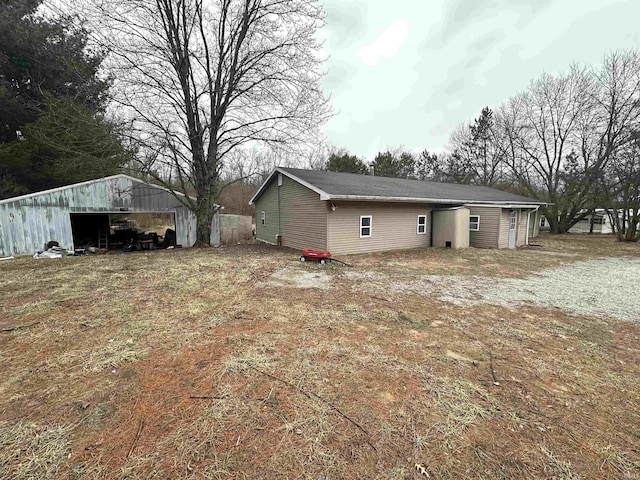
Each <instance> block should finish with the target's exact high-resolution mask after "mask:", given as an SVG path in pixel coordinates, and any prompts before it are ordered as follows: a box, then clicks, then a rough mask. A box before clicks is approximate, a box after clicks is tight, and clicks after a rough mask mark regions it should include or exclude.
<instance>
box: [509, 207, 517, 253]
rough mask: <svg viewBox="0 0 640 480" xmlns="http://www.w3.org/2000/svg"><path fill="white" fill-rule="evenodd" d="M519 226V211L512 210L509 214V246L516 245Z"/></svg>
mask: <svg viewBox="0 0 640 480" xmlns="http://www.w3.org/2000/svg"><path fill="white" fill-rule="evenodd" d="M517 228H518V212H516V211H515V210H512V211H511V215H510V216H509V248H514V247H515V246H516V229H517Z"/></svg>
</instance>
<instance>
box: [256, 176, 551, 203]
mask: <svg viewBox="0 0 640 480" xmlns="http://www.w3.org/2000/svg"><path fill="white" fill-rule="evenodd" d="M278 170H281V171H283V172H285V173H288V174H290V175H292V176H294V177H296V178H298V179H300V180H302V181H303V182H306V183H308V184H309V185H312V186H314V187H316V189H318V190H322V191H323V192H325V193H327V194H328V195H330V196H331V197H332V198H333V197H337V198H340V197H344V196H355V197H383V198H381V200H383V199H384V198H393V199H403V198H406V199H429V200H442V201H443V202H445V201H449V203H455V202H457V203H483V202H487V203H494V202H500V203H502V202H504V203H514V204H529V203H531V204H536V205H540V204H544V203H545V202H541V201H540V200H536V199H533V198H528V197H523V196H522V195H515V194H512V193H507V192H503V191H501V190H496V189H495V188H489V187H479V186H476V185H460V184H455V183H439V182H426V181H421V180H405V179H402V178H389V177H376V176H371V175H360V174H355V173H338V172H327V171H323V170H303V169H300V168H284V167H278ZM259 193H260V192H259ZM256 196H258V195H256Z"/></svg>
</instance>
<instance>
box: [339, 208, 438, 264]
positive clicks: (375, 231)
mask: <svg viewBox="0 0 640 480" xmlns="http://www.w3.org/2000/svg"><path fill="white" fill-rule="evenodd" d="M335 203H336V207H337V208H336V210H335V211H330V212H328V216H327V226H328V239H329V245H328V249H329V250H330V251H331V252H332V253H336V254H347V253H365V252H370V251H380V250H396V249H402V248H417V247H428V246H429V245H430V241H431V238H430V235H431V221H432V218H431V209H432V205H428V204H422V205H420V204H406V203H382V202H380V203H378V202H335ZM361 215H371V216H372V228H371V238H360V216H361ZM418 215H427V233H426V234H425V235H418V234H417V233H416V232H417V225H418Z"/></svg>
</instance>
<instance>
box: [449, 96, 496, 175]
mask: <svg viewBox="0 0 640 480" xmlns="http://www.w3.org/2000/svg"><path fill="white" fill-rule="evenodd" d="M501 140H502V137H500V135H499V130H497V128H496V119H495V117H494V112H493V111H492V110H491V109H490V108H489V107H484V108H483V109H482V111H481V112H480V116H478V118H476V119H474V121H473V123H472V124H468V123H466V122H465V123H463V124H461V125H459V126H458V127H457V128H456V129H455V130H454V131H453V133H452V134H451V138H450V141H449V148H450V149H451V151H452V152H453V153H452V155H453V157H452V160H454V161H455V160H458V161H459V163H460V164H461V165H464V166H466V170H468V172H469V175H470V177H469V181H470V182H471V183H475V184H478V185H489V186H493V185H496V184H499V183H501V182H503V181H504V176H503V172H502V170H503V164H504V162H503V160H504V159H503V152H502V148H503V143H502V141H501Z"/></svg>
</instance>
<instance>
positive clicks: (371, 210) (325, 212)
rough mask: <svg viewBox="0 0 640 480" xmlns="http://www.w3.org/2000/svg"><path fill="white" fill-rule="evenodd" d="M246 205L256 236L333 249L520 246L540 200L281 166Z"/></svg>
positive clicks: (534, 231) (535, 222)
mask: <svg viewBox="0 0 640 480" xmlns="http://www.w3.org/2000/svg"><path fill="white" fill-rule="evenodd" d="M250 203H251V204H254V205H255V207H256V238H257V239H258V240H259V241H262V242H266V243H271V244H280V245H283V246H287V247H292V248H296V249H303V248H315V249H319V250H330V251H331V252H333V253H335V254H349V253H363V252H371V251H380V250H396V249H403V248H416V247H429V246H434V247H452V248H464V247H468V246H474V247H481V248H513V247H516V246H521V245H526V244H528V242H529V238H530V237H535V236H537V235H538V231H539V229H538V226H539V224H540V219H539V213H538V209H539V207H540V206H541V205H545V203H544V202H541V201H539V200H535V199H532V198H527V197H523V196H520V195H514V194H511V193H507V192H503V191H501V190H496V189H493V188H488V187H478V186H474V185H459V184H448V183H438V182H423V181H419V180H405V179H399V178H387V177H376V176H370V175H359V174H351V173H337V172H327V171H318V170H302V169H296V168H283V167H278V168H276V169H275V170H274V171H273V172H272V173H271V174H270V175H269V177H268V178H267V179H266V180H265V182H264V183H263V184H262V186H261V187H260V188H259V189H258V191H257V192H256V194H255V195H254V196H253V198H252V199H251V202H250Z"/></svg>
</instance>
